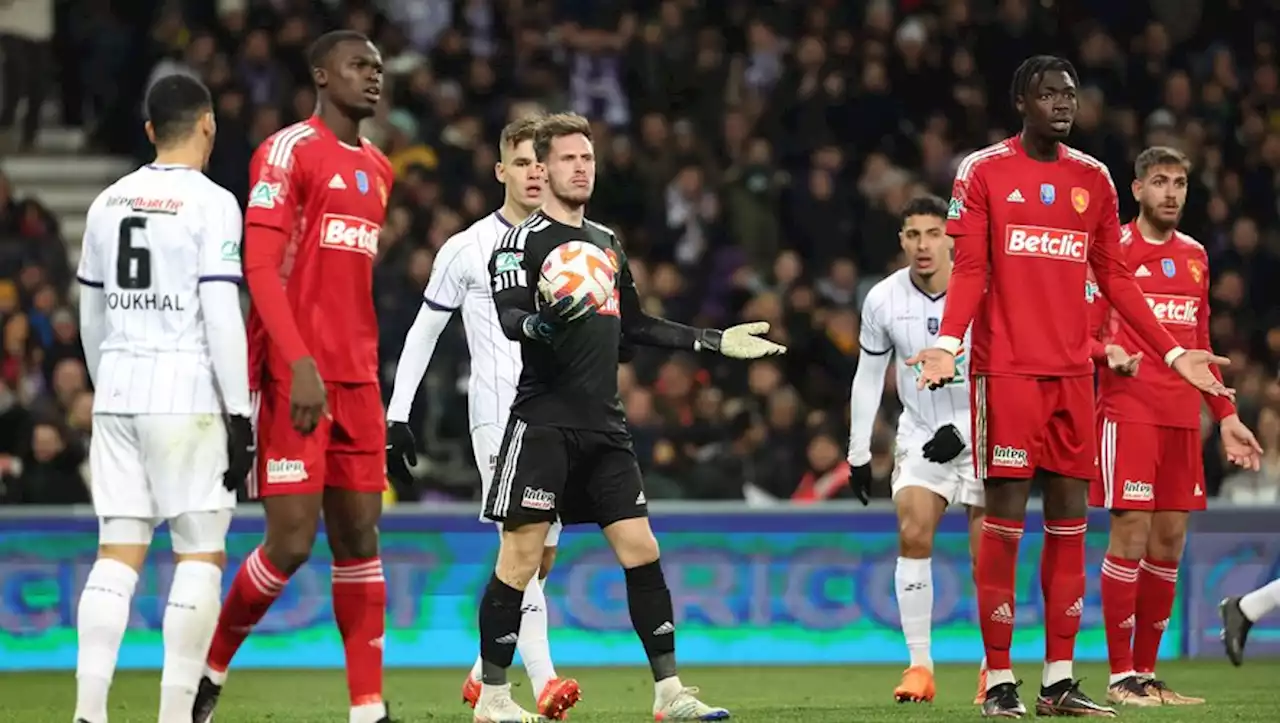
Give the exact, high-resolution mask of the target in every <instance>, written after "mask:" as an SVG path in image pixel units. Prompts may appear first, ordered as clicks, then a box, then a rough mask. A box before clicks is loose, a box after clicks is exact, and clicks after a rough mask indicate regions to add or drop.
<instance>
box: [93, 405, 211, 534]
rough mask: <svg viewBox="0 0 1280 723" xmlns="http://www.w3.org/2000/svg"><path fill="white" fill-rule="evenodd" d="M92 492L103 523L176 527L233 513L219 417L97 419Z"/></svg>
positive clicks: (120, 416) (99, 416)
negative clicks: (188, 517) (191, 517)
mask: <svg viewBox="0 0 1280 723" xmlns="http://www.w3.org/2000/svg"><path fill="white" fill-rule="evenodd" d="M89 470H90V472H89V474H90V482H89V489H90V492H91V494H92V495H93V510H94V512H95V513H96V514H97V515H98V517H100V518H106V517H127V518H133V519H141V520H155V521H160V520H171V519H173V518H175V517H177V516H179V515H182V514H185V513H188V512H209V511H213V510H229V509H233V508H235V506H236V495H235V493H234V492H230V491H228V490H227V488H225V487H223V486H222V476H223V474H224V473H225V472H226V471H227V428H226V425H225V424H224V423H223V421H222V417H221V416H220V415H217V414H134V415H130V414H95V415H93V437H92V438H91V440H90V442H89Z"/></svg>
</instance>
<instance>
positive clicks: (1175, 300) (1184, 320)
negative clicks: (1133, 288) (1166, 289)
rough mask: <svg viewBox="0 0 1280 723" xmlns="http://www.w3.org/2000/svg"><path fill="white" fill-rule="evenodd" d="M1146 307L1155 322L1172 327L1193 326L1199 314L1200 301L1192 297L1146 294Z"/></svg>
mask: <svg viewBox="0 0 1280 723" xmlns="http://www.w3.org/2000/svg"><path fill="white" fill-rule="evenodd" d="M1146 297H1147V306H1150V307H1151V313H1152V314H1155V316H1156V321H1159V322H1160V323H1161V324H1171V325H1174V326H1195V325H1196V319H1197V318H1198V317H1199V314H1200V300H1199V299H1197V298H1196V297H1194V296H1175V295H1172V294H1147V295H1146Z"/></svg>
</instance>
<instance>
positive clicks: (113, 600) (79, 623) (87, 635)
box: [75, 559, 138, 723]
mask: <svg viewBox="0 0 1280 723" xmlns="http://www.w3.org/2000/svg"><path fill="white" fill-rule="evenodd" d="M137 586H138V573H137V572H135V571H134V569H133V568H131V567H129V566H128V565H126V564H124V563H123V562H119V561H117V560H106V559H103V560H98V561H97V562H95V563H93V569H91V570H89V578H88V579H87V580H86V581H85V584H84V591H83V592H81V593H80V604H79V607H78V608H77V611H76V628H77V630H78V632H79V651H78V653H77V655H76V713H75V717H76V718H78V719H83V720H86V721H88V722H89V723H106V721H107V692H108V691H109V690H110V689H111V680H112V679H113V678H114V677H115V674H116V658H117V657H118V656H119V655H120V642H121V641H122V640H124V630H125V628H126V627H128V626H129V607H130V604H131V603H132V602H133V591H134V588H136V587H137Z"/></svg>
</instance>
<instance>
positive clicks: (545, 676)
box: [516, 576, 556, 698]
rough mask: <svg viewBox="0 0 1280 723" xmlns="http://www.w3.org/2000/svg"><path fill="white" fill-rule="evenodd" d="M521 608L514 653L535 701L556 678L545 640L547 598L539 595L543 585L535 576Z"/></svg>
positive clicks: (549, 650)
mask: <svg viewBox="0 0 1280 723" xmlns="http://www.w3.org/2000/svg"><path fill="white" fill-rule="evenodd" d="M521 607H522V609H523V610H524V615H523V616H522V617H521V618H520V638H519V640H518V641H517V642H516V650H518V651H519V652H520V660H521V661H522V662H523V663H524V669H525V671H526V672H528V673H529V682H530V683H532V684H533V697H535V698H537V697H538V696H539V695H542V689H543V688H545V687H546V686H547V681H549V680H551V679H552V678H554V677H556V667H555V666H554V665H552V663H551V643H550V642H548V640H547V597H546V595H545V594H544V593H543V591H542V581H541V580H539V579H538V578H537V577H536V576H535V577H534V578H533V579H532V580H530V581H529V587H527V588H525V589H524V600H523V604H522V606H521Z"/></svg>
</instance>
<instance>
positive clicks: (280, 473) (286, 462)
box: [267, 459, 307, 484]
mask: <svg viewBox="0 0 1280 723" xmlns="http://www.w3.org/2000/svg"><path fill="white" fill-rule="evenodd" d="M306 478H307V465H306V464H304V463H303V462H302V460H300V459H268V460H267V484H285V483H288V482H301V481H303V480H305V479H306Z"/></svg>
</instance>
